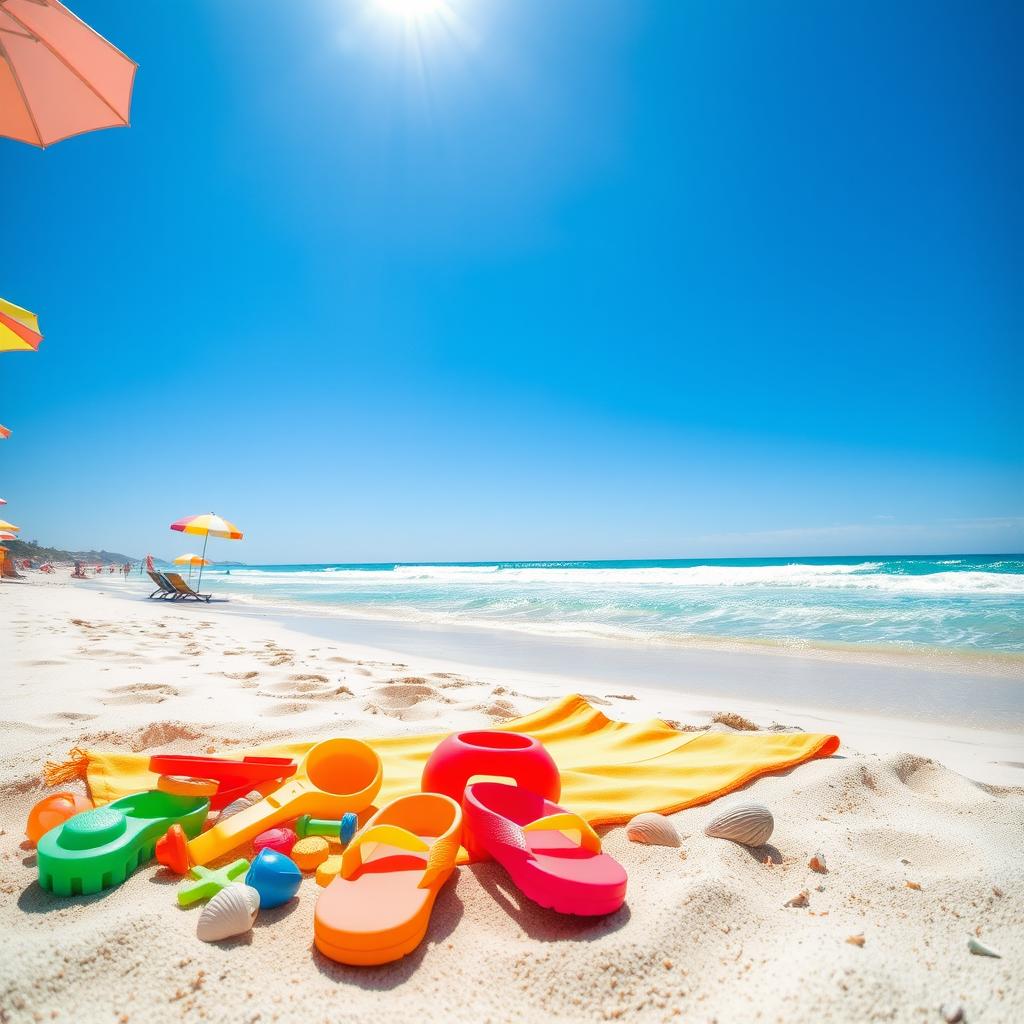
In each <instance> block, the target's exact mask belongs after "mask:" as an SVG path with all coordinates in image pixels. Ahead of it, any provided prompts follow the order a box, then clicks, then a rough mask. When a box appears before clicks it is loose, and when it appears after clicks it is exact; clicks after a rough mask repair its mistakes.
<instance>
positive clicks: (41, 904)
mask: <svg viewBox="0 0 1024 1024" xmlns="http://www.w3.org/2000/svg"><path fill="white" fill-rule="evenodd" d="M111 892H113V889H104V890H103V891H102V892H97V893H93V894H92V895H91V896H56V895H54V894H53V893H52V892H49V891H48V890H47V889H44V888H42V886H40V885H39V883H38V882H35V881H34V882H31V883H29V885H27V886H26V887H25V888H24V889H23V890H22V893H21V895H20V896H19V897H18V909H19V910H20V911H22V912H23V913H25V914H48V913H50V911H52V910H63V909H66V908H67V907H88V906H91V905H92V904H93V903H98V902H99V901H100V900H102V899H103V898H104V897H106V896H108V895H110V893H111Z"/></svg>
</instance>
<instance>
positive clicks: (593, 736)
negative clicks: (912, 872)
mask: <svg viewBox="0 0 1024 1024" xmlns="http://www.w3.org/2000/svg"><path fill="white" fill-rule="evenodd" d="M497 728H499V729H501V730H504V731H508V732H519V733H527V734H529V735H530V736H534V737H536V738H537V739H538V740H540V741H541V742H542V743H543V744H544V746H545V747H547V749H548V751H549V753H550V754H551V756H552V757H553V758H554V759H555V763H556V764H557V765H558V768H559V771H560V773H561V776H562V796H561V799H560V801H559V803H561V804H562V805H563V806H565V807H568V808H571V809H572V810H573V811H575V812H576V813H577V814H579V815H581V816H582V817H584V818H586V819H587V821H589V822H590V823H591V824H592V825H610V824H617V823H620V822H625V821H628V820H629V819H630V818H632V817H633V815H634V814H639V813H640V812H641V811H661V812H663V813H671V812H673V811H679V810H682V809H683V808H684V807H692V806H694V805H695V804H702V803H707V802H708V801H710V800H714V799H715V798H716V797H719V796H722V795H724V794H726V793H730V792H732V791H733V790H735V789H738V788H739V787H740V786H743V785H744V784H745V783H747V782H750V781H751V780H752V779H755V778H757V777H758V776H759V775H764V774H766V773H768V772H774V771H780V770H782V769H785V768H792V767H793V766H794V765H798V764H801V763H803V762H804V761H809V760H811V759H812V758H816V757H828V756H830V755H831V754H833V753H835V751H836V750H838V748H839V738H838V737H836V736H828V735H824V734H820V733H818V734H816V733H764V732H738V733H732V732H680V731H679V730H678V729H673V728H672V727H671V726H670V725H668V724H666V723H665V722H662V721H659V720H658V719H651V720H650V721H648V722H636V723H626V722H613V721H612V720H611V719H610V718H607V717H606V716H605V715H603V714H602V713H601V712H600V711H598V710H597V709H596V708H595V707H593V706H592V705H591V704H589V703H588V702H587V701H586V699H585V698H583V697H581V696H580V695H579V694H571V695H570V696H568V697H563V698H561V699H560V700H555V701H552V702H551V703H550V704H546V705H545V706H544V707H543V708H541V709H540V710H539V711H535V712H534V713H533V714H532V715H526V716H525V717H523V718H517V719H514V720H513V721H511V722H506V723H505V724H504V725H501V726H498V727H497ZM446 735H447V733H432V734H430V735H428V736H392V737H387V738H385V739H373V740H366V742H367V743H368V744H369V745H370V746H371V747H372V748H373V749H374V750H375V751H376V752H377V753H378V755H379V756H380V758H381V761H382V762H383V766H384V782H383V785H382V786H381V789H380V794H379V795H378V797H377V805H378V806H382V805H383V804H385V803H387V802H388V801H390V800H393V799H395V797H399V796H405V795H407V794H409V793H418V792H419V789H420V776H421V775H422V774H423V766H424V765H425V764H426V761H427V758H428V757H429V756H430V754H431V752H432V751H433V750H434V748H435V747H436V746H437V745H438V743H440V742H441V740H443V739H444V738H445V736H446ZM312 745H313V744H312V743H311V742H304V743H282V744H275V745H274V746H268V747H260V748H257V749H253V750H246V751H242V752H239V751H231V752H230V753H228V754H226V755H224V756H228V757H234V758H239V757H242V756H245V755H262V756H267V757H291V758H294V759H295V760H296V761H298V760H300V759H301V758H302V756H303V755H304V754H305V753H306V751H307V750H309V748H310V747H311V746H312ZM83 775H84V776H85V777H86V779H87V781H88V784H89V791H90V794H91V796H92V798H93V800H94V801H95V802H96V803H97V804H103V803H108V802H109V801H111V800H116V799H118V798H119V797H122V796H127V795H128V794H130V793H137V792H139V791H140V790H144V789H153V788H154V787H155V786H156V781H157V776H156V775H155V774H154V773H153V772H151V771H149V755H148V754H106V753H98V752H95V751H91V750H90V751H81V750H77V751H73V758H72V760H71V761H70V762H68V763H67V764H64V765H47V769H46V771H45V772H44V778H45V780H46V782H47V784H48V785H58V784H60V783H62V782H66V781H68V780H69V779H71V778H74V777H81V776H83ZM273 788H275V787H274V785H271V786H269V787H264V789H265V790H266V791H267V792H269V791H270V790H272V789H273Z"/></svg>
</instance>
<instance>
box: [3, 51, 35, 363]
mask: <svg viewBox="0 0 1024 1024" xmlns="http://www.w3.org/2000/svg"><path fill="white" fill-rule="evenodd" d="M0 46H2V43H0ZM0 66H2V65H0ZM42 340H43V336H42V334H41V333H40V332H39V318H38V317H37V316H36V315H35V313H30V312H29V311H28V310H27V309H22V308H21V306H16V305H15V304H14V303H13V302H8V301H7V300H6V299H0V352H35V351H36V349H38V348H39V342H41V341H42Z"/></svg>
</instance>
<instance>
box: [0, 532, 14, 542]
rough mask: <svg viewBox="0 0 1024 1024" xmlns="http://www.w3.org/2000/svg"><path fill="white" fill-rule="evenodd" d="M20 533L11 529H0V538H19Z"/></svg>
mask: <svg viewBox="0 0 1024 1024" xmlns="http://www.w3.org/2000/svg"><path fill="white" fill-rule="evenodd" d="M17 539H18V535H17V534H16V533H11V531H10V530H0V540H17Z"/></svg>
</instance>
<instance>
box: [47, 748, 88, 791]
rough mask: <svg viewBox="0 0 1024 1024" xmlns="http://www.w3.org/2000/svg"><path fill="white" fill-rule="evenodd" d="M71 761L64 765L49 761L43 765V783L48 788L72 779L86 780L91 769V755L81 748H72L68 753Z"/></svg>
mask: <svg viewBox="0 0 1024 1024" xmlns="http://www.w3.org/2000/svg"><path fill="white" fill-rule="evenodd" d="M68 758H69V760H67V761H65V762H63V764H61V763H59V762H57V761H47V762H46V764H45V765H43V782H44V784H45V785H47V786H59V785H60V784H61V783H62V782H70V781H71V780H72V779H84V778H85V773H86V772H87V771H88V769H89V753H88V751H85V750H83V749H82V748H81V747H72V748H71V750H69V751H68Z"/></svg>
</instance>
